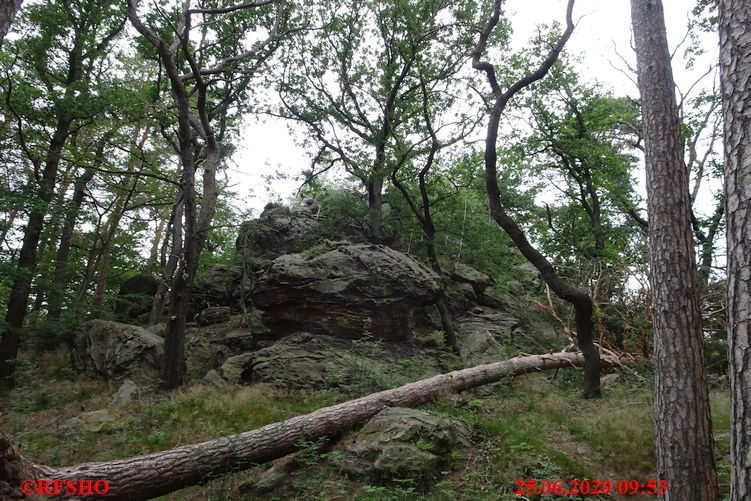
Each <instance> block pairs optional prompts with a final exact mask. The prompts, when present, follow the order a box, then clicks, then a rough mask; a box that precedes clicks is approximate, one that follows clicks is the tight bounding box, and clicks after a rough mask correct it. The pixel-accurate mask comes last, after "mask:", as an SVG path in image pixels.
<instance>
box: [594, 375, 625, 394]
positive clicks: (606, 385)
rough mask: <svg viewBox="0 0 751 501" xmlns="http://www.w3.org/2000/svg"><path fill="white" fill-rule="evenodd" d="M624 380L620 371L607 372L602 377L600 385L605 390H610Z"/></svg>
mask: <svg viewBox="0 0 751 501" xmlns="http://www.w3.org/2000/svg"><path fill="white" fill-rule="evenodd" d="M622 380H623V378H622V377H621V375H620V373H618V372H613V373H611V374H605V375H604V376H602V377H600V386H601V387H602V389H603V390H608V389H611V388H613V387H615V386H618V385H619V384H620V383H621V381H622Z"/></svg>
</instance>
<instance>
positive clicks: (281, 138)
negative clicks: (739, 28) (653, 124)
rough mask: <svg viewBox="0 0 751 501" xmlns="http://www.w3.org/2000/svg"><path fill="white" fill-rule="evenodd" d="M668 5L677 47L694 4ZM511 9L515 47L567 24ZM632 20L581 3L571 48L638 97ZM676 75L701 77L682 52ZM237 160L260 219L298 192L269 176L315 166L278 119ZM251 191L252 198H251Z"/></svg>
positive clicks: (555, 0) (620, 3)
mask: <svg viewBox="0 0 751 501" xmlns="http://www.w3.org/2000/svg"><path fill="white" fill-rule="evenodd" d="M663 4H664V8H665V18H666V24H667V30H668V42H669V44H670V47H671V48H672V47H675V46H676V45H677V44H678V43H679V42H680V41H681V39H683V37H684V35H685V33H686V25H687V19H688V17H687V16H688V14H689V12H690V11H691V9H692V8H693V6H694V2H693V1H685V0H683V1H681V0H663ZM505 5H506V7H505V9H504V10H505V13H506V15H507V16H508V17H509V18H510V19H511V21H512V26H513V29H514V37H513V40H512V47H514V48H519V47H522V46H523V45H524V44H525V43H526V41H527V40H528V39H529V38H530V37H531V36H532V34H533V33H534V30H535V27H536V26H537V25H538V24H540V23H550V22H552V21H556V20H558V21H560V22H563V21H564V16H565V10H566V2H565V1H564V0H507V1H506V2H505ZM630 16H631V13H630V2H629V1H628V0H577V2H576V4H575V7H574V19H575V20H577V19H578V24H577V27H576V30H575V31H574V34H573V35H572V37H571V40H570V41H569V43H568V45H567V49H566V50H567V51H568V52H569V53H571V54H583V55H584V57H583V58H582V65H581V71H582V73H583V75H584V76H585V79H597V80H599V81H601V82H603V83H604V84H605V85H606V86H608V87H610V88H612V89H614V91H615V92H616V93H617V94H619V95H629V96H633V97H636V96H637V95H638V91H637V89H636V87H635V85H634V83H633V82H632V81H630V80H629V78H628V77H627V76H626V75H624V74H623V73H622V72H620V71H618V70H616V69H614V68H613V67H612V65H616V66H617V67H620V68H622V69H625V65H624V64H623V63H622V62H621V61H620V59H619V58H618V56H617V55H616V52H615V51H616V47H617V51H618V53H619V54H621V55H622V56H623V57H625V58H626V59H628V60H629V61H630V62H631V64H632V66H633V67H636V64H635V56H634V54H633V51H632V50H631V48H630V45H631V41H630V39H631V18H630ZM703 42H704V45H705V46H706V47H707V50H708V54H707V56H706V58H705V59H704V60H703V61H702V62H701V63H699V64H698V65H697V66H698V67H697V69H696V71H695V73H696V72H698V71H702V72H703V71H706V68H708V66H709V64H711V60H712V59H713V58H714V59H715V60H716V57H717V51H716V49H715V46H716V41H715V37H713V36H712V35H711V34H708V35H706V36H704V38H703ZM611 63H612V65H611ZM673 71H674V73H675V79H676V82H677V84H678V86H679V87H681V86H685V85H688V84H689V83H690V82H693V80H694V79H695V77H694V76H692V75H691V74H689V73H687V72H686V71H684V70H683V62H682V59H681V57H680V54H679V55H678V56H676V60H674V63H673ZM710 83H711V82H710ZM684 88H685V87H684ZM235 162H236V165H234V166H232V167H231V168H230V171H229V175H230V178H231V182H232V183H233V184H234V185H235V187H234V188H233V189H234V190H235V191H238V192H239V193H240V195H241V196H240V199H241V200H242V201H243V202H245V203H247V204H248V205H247V206H248V207H250V208H253V209H254V210H255V212H256V215H257V214H258V213H259V212H260V210H262V209H263V206H264V205H265V204H266V203H267V202H269V201H271V200H273V199H276V198H280V197H281V198H282V199H286V198H287V197H289V196H290V195H291V194H293V193H294V192H295V190H296V189H297V183H295V182H292V181H288V182H277V183H274V184H273V185H272V188H273V191H272V192H271V193H269V192H268V191H267V190H266V187H265V183H264V176H268V175H271V174H273V173H274V172H275V171H277V170H280V171H283V172H288V173H290V174H292V175H294V174H298V173H299V172H300V171H301V170H302V169H304V168H305V167H307V166H308V165H309V160H308V158H307V156H306V154H305V152H304V151H303V150H302V149H300V148H298V147H297V146H296V145H295V143H294V141H293V139H292V138H291V137H290V136H289V132H288V130H287V126H286V124H285V123H284V122H282V121H275V120H267V121H265V123H263V124H257V125H251V126H249V127H248V128H247V129H246V130H245V133H244V135H243V138H242V140H241V144H240V145H239V152H238V154H236V156H235ZM639 184H640V185H643V181H642V180H640V182H639ZM251 190H252V193H253V197H252V198H251V197H249V196H248V195H249V191H251Z"/></svg>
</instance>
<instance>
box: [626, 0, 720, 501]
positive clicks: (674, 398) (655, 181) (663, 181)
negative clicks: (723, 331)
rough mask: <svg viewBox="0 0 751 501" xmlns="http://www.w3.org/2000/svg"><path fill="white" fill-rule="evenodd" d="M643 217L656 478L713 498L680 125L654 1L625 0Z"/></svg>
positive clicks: (676, 492)
mask: <svg viewBox="0 0 751 501" xmlns="http://www.w3.org/2000/svg"><path fill="white" fill-rule="evenodd" d="M631 21H632V26H633V32H634V39H635V42H636V57H637V66H638V68H637V71H638V76H639V78H638V82H639V92H640V94H641V105H642V121H643V127H644V140H645V147H644V154H645V162H646V174H647V212H648V214H649V243H650V272H649V277H650V285H651V287H652V323H653V329H654V347H655V449H656V451H657V477H658V478H660V479H664V480H666V481H667V484H668V486H669V487H668V491H667V493H665V494H664V495H662V496H661V498H663V499H668V500H685V501H691V500H706V501H710V500H711V501H716V500H717V499H719V493H718V486H717V476H716V472H715V461H714V452H713V449H712V446H713V438H712V424H711V421H710V410H709V390H708V386H707V377H706V370H705V362H704V338H703V335H702V324H701V312H700V305H699V298H698V291H697V276H696V267H695V255H694V250H693V241H692V238H691V220H690V216H689V213H690V195H689V189H688V176H687V173H686V164H685V162H684V159H683V143H682V138H681V124H680V122H679V119H678V107H677V103H676V98H675V84H674V82H673V71H672V68H671V65H670V52H669V50H668V43H667V35H666V31H665V18H664V13H663V9H662V2H661V1H660V0H631Z"/></svg>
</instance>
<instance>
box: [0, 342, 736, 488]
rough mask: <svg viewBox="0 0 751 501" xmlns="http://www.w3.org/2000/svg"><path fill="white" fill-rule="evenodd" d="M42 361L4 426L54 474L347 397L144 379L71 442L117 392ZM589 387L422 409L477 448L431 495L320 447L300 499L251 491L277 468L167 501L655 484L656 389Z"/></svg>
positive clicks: (234, 476) (306, 459) (568, 378)
mask: <svg viewBox="0 0 751 501" xmlns="http://www.w3.org/2000/svg"><path fill="white" fill-rule="evenodd" d="M37 362H38V363H36V364H29V363H28V362H22V365H21V367H20V368H19V374H22V375H23V376H24V377H23V378H21V379H20V381H21V386H20V390H21V391H17V392H15V393H14V396H13V397H12V398H11V400H10V401H8V402H6V403H5V408H4V410H3V414H2V416H1V417H0V428H2V430H3V431H4V432H5V433H6V434H9V435H10V436H11V438H12V439H13V440H14V441H15V442H16V443H18V444H20V446H21V450H22V451H23V453H24V454H25V455H27V456H28V457H30V458H31V459H32V460H34V461H36V462H39V463H45V464H50V465H56V466H57V465H70V464H75V463H79V462H84V461H103V460H109V459H116V458H123V457H128V456H133V455H138V454H145V453H149V452H154V451H159V450H164V449H169V448H172V447H175V446H179V445H185V444H190V443H195V442H200V441H204V440H210V439H212V438H217V437H220V436H224V435H230V434H234V433H239V432H242V431H247V430H251V429H254V428H258V427H260V426H263V425H265V424H268V423H272V422H275V421H279V420H283V419H285V418H288V417H291V416H294V415H298V414H303V413H307V412H310V411H313V410H315V409H318V408H320V407H323V406H327V405H331V404H334V403H336V402H338V401H342V400H344V399H346V398H347V396H346V395H343V394H341V393H337V392H334V391H321V392H315V391H294V392H290V391H282V390H278V389H275V388H273V387H271V386H268V385H254V386H243V387H240V386H227V387H226V388H223V389H218V388H216V387H212V386H207V385H205V384H200V383H194V384H191V385H188V386H186V387H185V388H183V389H181V390H179V391H176V392H173V393H170V394H167V395H164V394H159V393H157V392H154V391H151V390H150V389H149V388H148V386H146V385H144V383H145V382H141V385H144V386H142V387H143V388H145V389H144V390H143V391H142V392H141V394H140V396H139V398H138V399H136V400H135V401H134V402H132V403H130V404H127V405H126V406H124V407H122V408H114V407H109V410H110V412H111V413H112V414H113V415H115V417H116V419H115V420H113V422H112V423H108V424H107V425H106V426H103V427H102V428H101V429H100V430H98V431H88V432H78V433H70V432H62V431H61V430H62V429H63V426H62V425H63V423H64V422H65V421H66V420H67V419H69V418H70V417H73V416H76V415H78V414H80V413H81V412H82V411H91V410H97V409H102V408H107V406H108V403H109V399H110V396H111V395H112V393H114V391H115V390H116V389H117V385H116V384H108V383H102V382H93V381H88V380H74V379H72V374H70V372H69V371H68V370H67V369H65V367H66V366H67V364H66V358H65V356H63V354H61V353H55V352H53V353H48V354H44V355H42V358H40V359H37ZM647 379H648V378H647ZM580 381H581V373H580V372H578V371H575V370H566V371H559V372H558V373H556V374H555V375H553V374H536V375H531V376H523V377H520V378H517V379H515V380H510V381H504V382H501V383H497V384H494V385H490V386H487V387H483V388H480V389H477V390H475V391H472V392H467V393H464V394H461V395H446V396H445V397H443V398H441V399H440V400H438V401H436V402H433V403H430V404H428V405H425V406H423V407H422V409H423V410H426V411H428V412H431V413H435V414H438V415H442V416H446V417H451V418H454V419H459V420H461V421H464V422H465V423H466V424H467V425H468V426H469V429H470V430H471V443H472V446H471V448H470V449H469V450H468V451H465V452H463V453H461V454H458V455H457V457H456V460H455V461H452V464H451V467H449V468H447V469H446V470H445V471H442V472H441V478H439V479H438V480H437V482H436V483H435V485H433V486H432V488H430V489H429V490H427V491H425V490H424V489H421V488H420V486H419V485H417V484H416V483H412V482H410V481H409V480H404V481H400V482H396V483H392V484H390V485H375V484H368V483H366V482H362V481H358V480H356V479H349V478H347V477H345V476H343V475H341V474H339V473H338V471H337V470H336V469H335V468H334V467H333V465H332V463H331V461H330V459H331V457H332V456H333V455H336V454H340V453H341V451H340V450H338V449H337V448H336V447H334V448H333V449H328V448H325V449H317V448H316V447H310V448H309V449H308V450H307V451H306V452H305V454H304V455H303V459H302V461H301V465H300V466H299V467H298V468H297V469H295V470H294V472H293V473H291V476H290V481H289V482H288V484H289V485H290V486H291V490H287V491H285V492H283V493H278V492H277V493H274V492H272V493H268V494H264V495H259V494H257V493H249V492H248V491H247V489H246V488H245V487H244V486H247V485H249V484H252V483H254V482H255V481H257V480H258V479H259V478H260V476H261V475H262V473H263V472H264V470H265V469H266V468H267V467H268V466H267V465H264V466H258V467H256V468H253V469H251V470H248V471H244V472H235V473H230V474H228V475H224V476H222V477H219V478H216V479H213V480H210V481H208V482H207V483H206V484H205V485H202V486H195V487H189V488H186V489H183V490H182V491H180V492H176V493H173V494H171V495H169V496H164V497H162V498H161V499H169V500H181V499H188V500H196V501H197V500H234V499H248V500H250V499H305V500H308V499H311V500H324V499H326V500H336V499H341V500H345V499H357V500H410V501H416V500H432V499H436V500H454V499H465V500H478V499H479V500H494V501H495V500H512V499H514V500H516V499H522V497H519V496H517V495H516V494H515V493H514V491H515V488H516V485H517V482H516V481H517V480H527V479H536V480H537V481H538V482H540V481H542V480H545V479H547V480H557V479H585V478H586V479H611V480H613V481H617V480H620V479H626V480H630V479H638V480H640V481H641V482H646V481H647V480H649V479H650V478H655V471H654V446H653V432H652V390H651V385H650V383H649V382H648V380H644V381H642V380H640V379H638V378H634V377H631V376H624V377H622V378H621V381H619V382H618V383H617V384H615V385H612V386H609V387H608V388H607V390H606V392H605V395H604V397H603V398H601V399H598V400H582V399H581V398H580V396H579V394H580ZM711 402H712V412H713V424H714V428H715V434H716V436H717V440H716V454H717V457H718V473H719V478H720V482H721V485H722V487H723V489H725V490H727V485H728V480H729V479H728V459H727V456H728V449H729V446H728V438H727V431H728V429H729V423H730V417H729V400H728V395H727V392H726V391H720V390H713V392H712V395H711ZM354 431H355V430H348V431H347V433H348V434H351V433H353V432H354ZM345 438H346V437H345ZM264 496H265V497H264ZM525 497H526V498H527V499H535V500H548V499H549V500H552V499H555V500H565V499H568V498H567V497H566V496H536V497H535V496H525ZM648 498H649V497H648V496H640V499H648ZM571 499H582V498H580V497H575V498H574V497H572V498H571ZM585 499H597V498H596V497H590V498H585ZM613 499H618V498H617V497H614V498H613Z"/></svg>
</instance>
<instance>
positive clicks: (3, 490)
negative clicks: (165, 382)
mask: <svg viewBox="0 0 751 501" xmlns="http://www.w3.org/2000/svg"><path fill="white" fill-rule="evenodd" d="M602 362H603V366H604V367H612V366H620V365H621V361H620V360H618V359H617V358H615V357H608V356H604V357H603V358H602ZM583 363H584V357H583V356H582V354H581V353H567V352H561V353H552V354H548V355H530V356H520V357H515V358H512V359H510V360H506V361H503V362H496V363H492V364H487V365H479V366H477V367H472V368H469V369H463V370H459V371H454V372H450V373H448V374H440V375H438V376H433V377H431V378H428V379H423V380H421V381H417V382H415V383H410V384H406V385H404V386H400V387H399V388H394V389H391V390H384V391H381V392H378V393H373V394H371V395H368V396H365V397H361V398H358V399H355V400H350V401H348V402H344V403H341V404H337V405H333V406H331V407H325V408H323V409H319V410H317V411H314V412H311V413H310V414H305V415H303V416H297V417H293V418H291V419H288V420H286V421H281V422H278V423H273V424H269V425H266V426H263V427H261V428H258V429H255V430H252V431H247V432H244V433H240V434H237V435H231V436H227V437H222V438H219V439H216V440H210V441H208V442H203V443H200V444H193V445H185V446H182V447H178V448H176V449H171V450H168V451H163V452H156V453H153V454H148V455H145V456H137V457H132V458H127V459H118V460H115V461H106V462H94V463H83V464H78V465H75V466H65V467H60V468H54V467H50V466H45V465H37V464H34V463H32V462H31V461H29V460H28V459H26V458H24V457H23V456H22V455H21V454H20V453H19V452H18V450H17V449H16V448H15V447H14V446H13V444H11V443H10V441H9V440H8V438H7V437H6V436H5V435H3V434H2V433H0V475H2V477H0V495H2V496H6V497H4V499H11V498H10V497H7V495H13V494H14V493H15V494H16V495H18V494H19V493H20V484H21V482H22V481H23V480H25V479H49V481H50V482H49V483H48V484H45V485H48V486H50V488H52V483H51V482H52V481H54V480H57V481H62V483H60V482H58V485H60V486H61V492H64V489H65V486H66V484H65V482H66V481H78V480H81V479H85V480H87V481H88V480H93V481H94V482H96V481H97V480H106V481H107V483H108V486H109V487H108V491H107V492H106V494H103V495H93V496H88V497H87V496H86V495H79V496H77V497H76V498H77V499H94V498H96V499H129V500H135V499H147V498H151V497H155V496H160V495H163V494H167V493H169V492H173V491H176V490H178V489H182V488H183V487H186V486H189V485H195V484H199V483H201V482H204V481H206V480H207V479H208V478H210V477H212V476H216V475H219V474H223V473H227V472H234V471H239V470H243V469H247V468H250V467H252V466H255V465H258V464H262V463H265V462H267V461H271V460H272V459H276V458H279V457H282V456H285V455H287V454H289V453H291V452H294V451H295V450H297V449H299V448H300V447H301V444H302V442H304V441H307V442H310V441H314V440H317V439H319V438H321V437H326V436H331V435H334V434H337V433H339V432H341V431H343V430H345V429H347V428H348V427H350V426H352V425H354V424H357V423H360V422H362V421H365V420H367V419H369V418H371V417H372V416H374V415H375V414H377V413H378V412H379V411H381V410H382V409H384V408H386V407H396V406H405V407H414V406H417V405H420V404H424V403H426V402H429V401H431V400H435V399H436V398H438V397H439V396H441V395H443V394H446V393H453V392H459V391H462V390H467V389H469V388H473V387H476V386H481V385H485V384H489V383H494V382H496V381H499V380H500V379H503V378H504V377H512V376H518V375H521V374H526V373H529V372H536V371H542V370H548V369H559V368H565V367H581V366H582V364H583ZM79 494H85V493H79Z"/></svg>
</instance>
